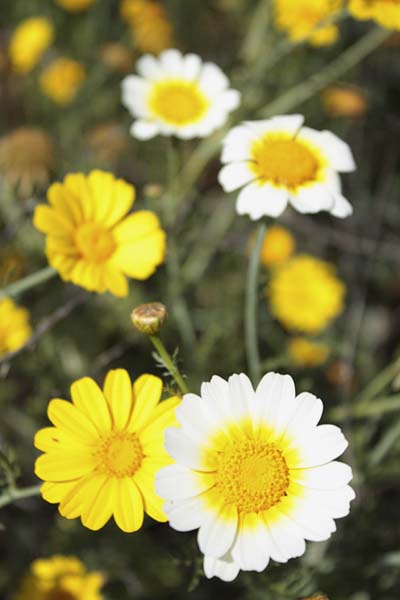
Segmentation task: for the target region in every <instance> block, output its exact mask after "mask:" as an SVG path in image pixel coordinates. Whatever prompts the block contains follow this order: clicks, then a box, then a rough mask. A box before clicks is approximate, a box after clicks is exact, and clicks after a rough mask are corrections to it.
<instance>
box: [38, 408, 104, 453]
mask: <svg viewBox="0 0 400 600" xmlns="http://www.w3.org/2000/svg"><path fill="white" fill-rule="evenodd" d="M47 414H48V416H49V419H50V421H51V422H52V423H53V425H55V426H56V427H59V428H60V429H61V430H64V431H66V432H67V433H69V434H71V435H72V436H75V437H76V439H77V440H80V441H82V442H85V443H89V444H90V443H93V442H94V441H96V440H97V439H98V433H97V430H96V428H95V426H94V425H93V423H92V421H91V420H90V419H89V418H88V417H87V416H86V415H85V414H84V413H83V412H81V411H80V410H78V409H77V407H76V406H74V405H73V404H72V403H71V402H67V401H66V400H60V399H58V398H55V399H54V400H51V402H50V404H49V407H48V409H47Z"/></svg>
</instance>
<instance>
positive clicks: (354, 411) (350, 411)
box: [329, 394, 400, 421]
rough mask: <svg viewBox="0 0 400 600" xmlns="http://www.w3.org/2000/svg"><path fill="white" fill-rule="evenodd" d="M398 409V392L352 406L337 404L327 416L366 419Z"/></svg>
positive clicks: (399, 408)
mask: <svg viewBox="0 0 400 600" xmlns="http://www.w3.org/2000/svg"><path fill="white" fill-rule="evenodd" d="M398 411H399V412H400V394H393V395H392V396H385V397H384V398H376V399H375V400H374V402H365V401H363V402H357V404H353V405H352V406H347V405H345V406H337V407H335V408H333V409H332V410H331V411H330V413H329V416H330V417H331V418H332V419H333V420H334V421H345V420H346V419H347V418H348V417H349V416H351V417H353V418H355V419H367V418H369V417H380V416H382V415H385V414H388V413H392V412H398Z"/></svg>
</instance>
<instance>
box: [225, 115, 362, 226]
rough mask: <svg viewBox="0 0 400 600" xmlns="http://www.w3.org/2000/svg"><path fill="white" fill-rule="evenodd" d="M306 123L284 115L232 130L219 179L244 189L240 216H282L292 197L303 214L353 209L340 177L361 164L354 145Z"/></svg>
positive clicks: (337, 213)
mask: <svg viewBox="0 0 400 600" xmlns="http://www.w3.org/2000/svg"><path fill="white" fill-rule="evenodd" d="M303 122H304V117H303V116H301V115H289V116H287V115H284V116H279V117H273V118H272V119H267V120H264V121H246V122H244V123H242V124H241V125H239V126H238V127H234V128H233V129H231V130H230V131H229V133H228V135H227V136H226V137H225V139H224V141H223V150H222V157H221V160H222V162H223V163H224V164H225V166H224V167H223V168H222V169H221V171H220V173H219V181H220V183H221V185H222V187H223V188H224V190H225V191H226V192H232V191H233V190H236V189H239V188H242V190H241V191H240V193H239V196H238V198H237V204H236V209H237V212H238V213H239V214H240V215H249V216H250V218H251V219H253V220H256V219H260V218H261V217H263V216H264V215H268V216H270V217H278V216H279V215H280V214H281V213H282V212H283V211H284V210H285V208H286V206H287V204H288V202H290V204H291V205H292V206H293V207H294V208H295V209H296V210H298V211H299V212H301V213H316V212H319V211H320V210H327V211H329V212H330V213H331V214H332V215H334V216H335V217H341V218H343V217H347V216H349V215H350V214H351V213H352V207H351V205H350V204H349V202H348V201H347V200H346V198H344V197H343V195H342V193H341V184H340V179H339V176H338V173H340V172H343V173H346V172H350V171H354V169H355V168H356V167H355V163H354V159H353V155H352V153H351V150H350V148H349V146H348V145H347V144H346V143H345V142H343V141H342V140H341V139H339V138H338V137H337V136H336V135H334V134H333V133H331V132H330V131H316V130H315V129H310V128H309V127H303Z"/></svg>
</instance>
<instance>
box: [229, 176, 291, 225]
mask: <svg viewBox="0 0 400 600" xmlns="http://www.w3.org/2000/svg"><path fill="white" fill-rule="evenodd" d="M287 201H288V194H287V191H286V190H283V189H278V188H275V187H273V186H272V185H269V184H268V183H266V184H263V185H260V184H259V183H257V182H253V183H249V184H248V185H246V187H244V188H243V189H242V191H241V192H240V193H239V196H238V198H237V202H236V210H237V212H238V214H239V215H249V216H250V218H251V219H252V220H253V221H255V220H257V219H261V217H263V216H269V217H279V215H281V214H282V213H283V211H284V210H285V208H286V206H287Z"/></svg>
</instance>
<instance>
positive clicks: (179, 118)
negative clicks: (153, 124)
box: [149, 79, 209, 126]
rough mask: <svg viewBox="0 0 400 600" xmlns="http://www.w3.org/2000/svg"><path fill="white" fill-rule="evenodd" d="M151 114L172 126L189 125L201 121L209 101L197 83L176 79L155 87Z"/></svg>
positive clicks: (162, 82) (150, 99)
mask: <svg viewBox="0 0 400 600" xmlns="http://www.w3.org/2000/svg"><path fill="white" fill-rule="evenodd" d="M149 105H150V110H151V112H152V113H153V114H154V115H155V116H156V117H158V118H160V119H161V120H162V121H165V122H166V123H169V124H171V125H179V126H184V125H189V124H190V123H196V122H197V121H199V120H200V119H201V118H202V117H203V116H204V113H205V112H206V110H207V108H208V106H209V101H208V99H207V98H206V96H205V95H204V94H203V93H202V91H201V90H200V89H199V87H198V85H197V83H195V82H191V81H185V80H179V79H174V80H170V81H161V82H159V83H156V84H155V85H154V88H153V90H152V92H151V95H150V98H149Z"/></svg>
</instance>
